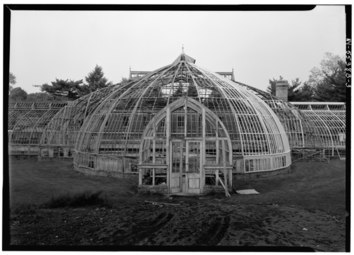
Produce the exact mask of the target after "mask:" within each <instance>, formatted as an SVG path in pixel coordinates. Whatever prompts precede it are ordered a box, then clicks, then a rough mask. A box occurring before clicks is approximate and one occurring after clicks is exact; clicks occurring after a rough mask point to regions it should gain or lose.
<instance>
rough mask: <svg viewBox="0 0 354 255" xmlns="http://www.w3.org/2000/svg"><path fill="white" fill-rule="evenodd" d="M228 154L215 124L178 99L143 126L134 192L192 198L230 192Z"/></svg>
mask: <svg viewBox="0 0 354 255" xmlns="http://www.w3.org/2000/svg"><path fill="white" fill-rule="evenodd" d="M231 162H232V149H231V141H230V137H229V135H228V133H227V131H226V129H225V126H224V124H223V123H222V122H221V120H220V119H219V118H218V117H217V116H216V115H215V114H214V113H213V112H211V111H210V110H209V109H207V108H206V107H205V106H204V105H202V104H201V103H200V102H198V101H196V100H194V99H191V98H188V97H184V98H181V99H179V100H177V101H175V102H173V103H171V104H169V105H168V106H167V107H165V108H164V109H163V110H161V111H160V112H159V113H158V114H157V115H156V116H155V117H154V118H153V119H152V120H151V121H150V122H149V124H148V125H147V126H146V128H145V131H144V134H143V139H142V142H141V145H140V156H139V166H138V167H139V188H141V189H144V190H150V191H152V192H159V193H169V194H182V195H193V194H202V193H206V192H208V191H210V190H214V189H222V190H224V191H225V193H226V194H227V195H228V194H229V193H228V191H229V190H230V189H231V188H232V166H231Z"/></svg>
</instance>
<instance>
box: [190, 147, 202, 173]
mask: <svg viewBox="0 0 354 255" xmlns="http://www.w3.org/2000/svg"><path fill="white" fill-rule="evenodd" d="M188 161H189V162H188V165H189V172H190V173H199V169H200V142H189V148H188Z"/></svg>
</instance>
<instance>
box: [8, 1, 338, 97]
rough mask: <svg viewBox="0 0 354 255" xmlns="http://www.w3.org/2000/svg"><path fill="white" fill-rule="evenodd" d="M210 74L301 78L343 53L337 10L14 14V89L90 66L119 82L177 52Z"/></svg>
mask: <svg viewBox="0 0 354 255" xmlns="http://www.w3.org/2000/svg"><path fill="white" fill-rule="evenodd" d="M182 44H183V45H184V49H185V53H186V54H188V55H190V56H191V57H193V58H195V59H196V60H197V62H196V64H197V65H199V66H201V67H204V68H206V69H208V70H210V71H216V72H217V71H231V70H232V68H234V69H235V77H236V80H237V81H240V82H244V83H246V84H249V85H251V86H254V87H257V88H260V89H263V90H265V89H266V87H267V86H268V80H269V79H270V78H273V77H274V78H276V77H279V75H282V76H283V77H284V78H285V79H288V80H293V79H295V78H297V77H299V78H300V79H301V80H302V81H305V80H307V78H308V76H309V72H310V70H311V69H312V68H313V67H314V66H318V65H319V63H320V61H321V59H322V58H323V57H324V54H325V52H332V53H334V54H337V55H341V56H344V55H345V11H344V7H343V6H319V7H316V8H315V9H314V10H312V11H306V12H236V11H230V12H163V11H159V12H144V11H136V12H135V11H134V12H133V11H130V12H124V11H109V12H107V11H105V12H89V11H85V12H84V11H81V12H74V11H50V12H46V11H12V16H11V49H10V71H11V72H12V73H13V74H15V76H16V78H17V84H16V86H20V87H22V88H23V89H24V90H26V91H27V92H28V93H32V92H39V88H35V87H33V85H35V84H38V85H41V84H44V83H50V82H51V81H53V80H55V79H56V78H58V79H72V80H80V79H84V78H85V76H87V74H88V73H89V72H91V71H92V70H93V68H94V67H95V65H96V64H98V65H100V66H102V68H103V71H104V73H105V76H106V77H107V78H108V80H110V81H112V82H114V83H118V82H119V81H121V79H122V78H123V77H128V75H129V67H131V68H132V70H143V71H150V70H151V71H152V70H155V69H157V68H159V67H162V66H165V65H167V64H170V63H172V62H173V61H174V59H175V58H176V57H177V56H178V55H179V54H180V53H181V51H182Z"/></svg>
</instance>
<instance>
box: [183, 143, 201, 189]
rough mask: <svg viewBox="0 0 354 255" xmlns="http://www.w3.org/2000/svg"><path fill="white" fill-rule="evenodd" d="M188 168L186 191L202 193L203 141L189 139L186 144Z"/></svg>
mask: <svg viewBox="0 0 354 255" xmlns="http://www.w3.org/2000/svg"><path fill="white" fill-rule="evenodd" d="M186 149H187V155H186V159H187V160H186V161H187V168H186V175H185V178H186V185H185V186H186V190H185V192H186V193H200V192H201V186H200V178H201V169H200V166H201V142H200V141H187V144H186Z"/></svg>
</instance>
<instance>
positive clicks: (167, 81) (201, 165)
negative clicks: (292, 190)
mask: <svg viewBox="0 0 354 255" xmlns="http://www.w3.org/2000/svg"><path fill="white" fill-rule="evenodd" d="M195 62H196V61H195V59H193V58H192V57H190V56H188V55H186V54H184V53H182V54H181V55H180V56H179V57H178V58H177V59H176V60H175V61H174V62H173V63H172V64H169V65H166V66H164V67H162V68H159V69H157V70H155V71H151V72H150V71H131V70H130V75H129V76H130V77H129V78H130V79H129V80H128V81H127V82H123V83H120V84H116V85H114V86H109V87H106V88H103V89H100V90H97V91H95V92H92V93H90V94H88V95H86V96H83V97H81V98H79V99H77V100H75V101H70V102H67V103H66V102H64V103H63V102H60V103H45V102H42V103H24V102H17V103H10V104H9V115H8V135H9V154H10V155H15V156H16V155H17V156H18V155H27V156H36V157H39V158H41V159H45V158H73V161H74V168H75V169H76V170H78V171H81V172H84V173H88V174H95V175H105V176H107V175H108V176H117V177H123V176H125V175H130V174H136V175H139V188H140V189H141V190H150V191H153V192H163V193H170V194H202V193H206V192H208V191H211V190H224V191H225V192H226V193H228V191H229V190H230V189H231V188H232V177H233V175H235V174H236V175H245V174H252V173H256V174H257V173H260V172H262V173H265V172H272V171H277V170H282V169H286V168H287V167H289V166H290V164H291V162H292V159H291V156H293V159H294V160H295V158H296V157H297V156H298V155H299V154H301V155H306V154H308V153H309V152H311V153H314V154H316V153H318V152H321V155H323V157H326V158H330V157H334V156H339V158H340V159H345V151H346V150H345V149H346V135H345V133H346V109H345V104H344V103H328V102H287V89H285V90H284V87H285V88H286V85H285V86H284V81H282V84H280V85H279V89H282V91H281V93H282V94H281V95H282V96H281V97H277V96H273V95H271V94H270V93H267V92H265V91H262V90H259V89H257V88H254V87H251V86H249V85H246V84H244V83H241V82H238V81H235V77H234V73H233V71H232V72H211V71H208V70H207V69H205V68H201V67H199V66H197V65H196V64H195ZM276 89H278V84H277V86H276ZM284 93H285V94H284ZM279 95H280V94H279Z"/></svg>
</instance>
